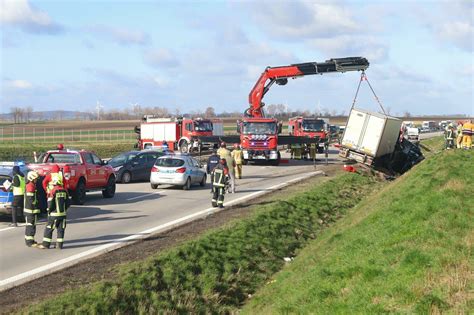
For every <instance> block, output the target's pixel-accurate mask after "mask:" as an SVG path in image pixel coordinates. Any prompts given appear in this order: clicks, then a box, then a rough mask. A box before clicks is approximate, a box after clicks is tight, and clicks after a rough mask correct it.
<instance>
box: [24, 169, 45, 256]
mask: <svg viewBox="0 0 474 315" xmlns="http://www.w3.org/2000/svg"><path fill="white" fill-rule="evenodd" d="M38 177H39V175H38V173H36V172H35V171H31V172H29V173H28V175H27V177H26V179H27V183H26V188H25V209H24V210H23V211H24V214H25V223H26V228H25V243H26V246H28V247H36V245H37V243H36V241H35V234H36V223H37V222H38V215H39V214H40V212H41V210H40V209H39V207H38V196H37V192H38V191H37V189H36V181H37V180H38Z"/></svg>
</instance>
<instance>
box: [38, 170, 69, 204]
mask: <svg viewBox="0 0 474 315" xmlns="http://www.w3.org/2000/svg"><path fill="white" fill-rule="evenodd" d="M53 181H55V182H56V183H59V185H63V181H64V178H63V174H62V173H61V172H60V170H59V166H58V165H57V164H54V165H53V166H52V168H51V173H49V174H48V175H46V177H45V178H44V179H43V188H44V191H46V194H47V196H48V199H50V198H52V196H51V190H52V189H53Z"/></svg>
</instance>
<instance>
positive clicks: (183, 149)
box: [179, 140, 189, 153]
mask: <svg viewBox="0 0 474 315" xmlns="http://www.w3.org/2000/svg"><path fill="white" fill-rule="evenodd" d="M179 151H180V152H181V153H188V151H189V145H188V141H186V140H182V141H181V142H180V144H179Z"/></svg>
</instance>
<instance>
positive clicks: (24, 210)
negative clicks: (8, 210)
mask: <svg viewBox="0 0 474 315" xmlns="http://www.w3.org/2000/svg"><path fill="white" fill-rule="evenodd" d="M23 212H26V213H32V214H35V213H40V212H41V210H39V209H35V210H31V209H23Z"/></svg>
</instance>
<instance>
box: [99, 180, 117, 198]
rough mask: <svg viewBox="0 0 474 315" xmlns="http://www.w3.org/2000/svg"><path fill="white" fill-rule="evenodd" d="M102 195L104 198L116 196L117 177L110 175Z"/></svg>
mask: <svg viewBox="0 0 474 315" xmlns="http://www.w3.org/2000/svg"><path fill="white" fill-rule="evenodd" d="M102 196H103V197H104V198H113V197H114V196H115V177H113V176H110V177H109V180H108V181H107V187H105V189H104V190H102Z"/></svg>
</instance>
